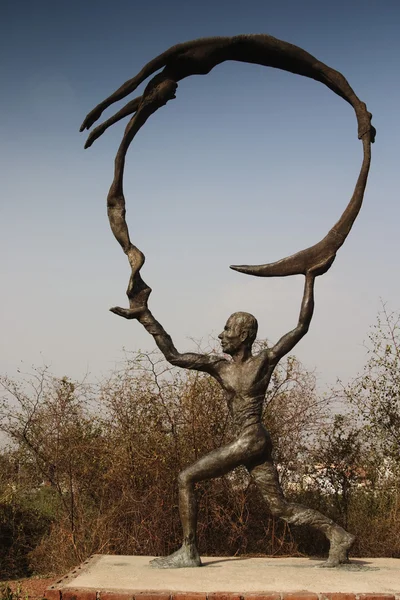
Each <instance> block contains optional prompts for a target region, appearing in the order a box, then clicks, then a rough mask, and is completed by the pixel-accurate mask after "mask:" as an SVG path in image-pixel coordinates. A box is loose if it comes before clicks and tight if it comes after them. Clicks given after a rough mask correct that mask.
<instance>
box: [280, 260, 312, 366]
mask: <svg viewBox="0 0 400 600" xmlns="http://www.w3.org/2000/svg"><path fill="white" fill-rule="evenodd" d="M314 282H315V274H314V273H311V272H310V273H307V275H306V281H305V284H304V293H303V301H302V303H301V309H300V315H299V321H298V323H297V325H296V327H295V328H294V329H292V331H289V333H286V335H284V336H282V337H281V339H280V340H279V342H277V343H276V344H275V346H274V347H273V348H271V350H270V351H269V357H270V360H271V359H272V361H273V362H278V361H279V360H280V359H281V358H282V357H283V356H285V354H288V352H290V351H291V350H292V349H293V348H294V347H295V345H296V344H297V343H298V342H299V341H300V340H301V338H302V337H304V336H305V334H306V333H307V331H308V328H309V326H310V323H311V319H312V316H313V313H314Z"/></svg>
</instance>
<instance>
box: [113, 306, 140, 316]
mask: <svg viewBox="0 0 400 600" xmlns="http://www.w3.org/2000/svg"><path fill="white" fill-rule="evenodd" d="M146 310H147V307H145V306H143V307H139V308H121V307H120V306H113V307H112V308H110V312H112V313H114V314H115V315H118V316H119V317H124V319H138V318H139V317H140V316H141V315H142V314H143V313H144V312H145V311H146Z"/></svg>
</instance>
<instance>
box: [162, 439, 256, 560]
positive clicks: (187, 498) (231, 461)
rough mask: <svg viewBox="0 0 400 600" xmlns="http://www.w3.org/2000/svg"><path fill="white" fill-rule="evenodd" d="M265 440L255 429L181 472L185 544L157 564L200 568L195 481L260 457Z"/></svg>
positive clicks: (217, 474)
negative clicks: (250, 458)
mask: <svg viewBox="0 0 400 600" xmlns="http://www.w3.org/2000/svg"><path fill="white" fill-rule="evenodd" d="M265 444H266V441H265V439H263V438H261V439H260V437H258V436H257V437H255V436H253V435H252V432H251V431H249V433H248V434H245V435H243V436H241V437H240V438H239V439H237V440H235V441H234V442H232V443H231V444H228V445H227V446H223V447H222V448H219V449H218V450H214V451H213V452H210V453H209V454H207V455H206V456H203V457H202V458H200V459H199V460H198V461H196V462H195V463H194V464H193V465H191V466H190V467H188V468H187V469H185V470H184V471H182V473H180V475H179V514H180V517H181V522H182V528H183V544H182V546H181V548H180V549H179V550H178V551H177V552H174V553H173V554H171V555H170V556H166V557H162V558H155V559H154V560H152V561H151V565H152V566H153V567H157V568H159V569H173V568H180V567H200V566H201V560H200V556H199V552H198V549H197V536H196V530H197V502H196V496H195V489H194V486H195V483H198V482H199V481H205V480H207V479H214V478H215V477H220V476H221V475H225V474H226V473H229V472H230V471H232V470H233V469H235V468H236V467H238V466H239V465H242V464H244V463H245V462H246V461H247V460H248V459H249V456H253V457H255V459H257V458H259V457H260V455H261V454H262V452H265Z"/></svg>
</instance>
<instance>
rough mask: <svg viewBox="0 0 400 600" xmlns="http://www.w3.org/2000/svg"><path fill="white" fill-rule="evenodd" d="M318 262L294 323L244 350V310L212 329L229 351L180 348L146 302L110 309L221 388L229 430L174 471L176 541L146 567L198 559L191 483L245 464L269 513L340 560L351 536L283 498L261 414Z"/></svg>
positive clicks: (305, 314) (301, 327)
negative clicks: (316, 536) (324, 544)
mask: <svg viewBox="0 0 400 600" xmlns="http://www.w3.org/2000/svg"><path fill="white" fill-rule="evenodd" d="M326 266H327V265H325V264H322V265H318V266H317V267H315V268H314V269H312V270H310V271H309V272H307V274H306V277H305V287H304V295H303V301H302V305H301V310H300V316H299V321H298V324H297V326H296V327H295V328H294V329H293V330H292V331H290V332H289V333H287V334H286V335H284V336H283V337H282V338H281V339H280V340H279V341H278V343H277V344H275V346H273V347H272V348H270V349H267V350H262V351H261V352H259V353H258V354H256V355H253V354H252V346H253V342H254V340H255V339H256V335H257V320H256V319H255V317H253V316H252V315H250V314H249V313H245V312H237V313H234V314H233V315H231V316H230V317H229V319H228V321H227V323H226V325H225V327H224V330H223V331H222V333H221V334H220V335H219V336H218V337H219V339H220V341H221V346H222V350H223V352H224V353H225V354H227V355H230V357H231V360H229V359H227V358H226V357H224V356H212V355H207V354H195V353H184V354H180V353H179V352H178V350H177V349H176V348H175V346H174V344H173V342H172V339H171V337H170V336H169V335H168V333H167V332H166V331H165V330H164V328H163V327H162V326H161V324H160V323H159V322H158V321H156V319H155V318H154V317H153V315H152V313H151V312H150V310H149V309H148V308H144V309H143V310H142V311H136V312H135V313H134V314H133V313H132V311H131V310H130V309H123V308H117V307H116V308H112V309H111V311H112V312H114V313H116V314H118V315H120V316H123V317H125V318H128V319H132V318H137V319H138V321H139V322H140V323H141V324H142V325H143V326H144V327H145V328H146V330H147V331H148V332H149V333H150V334H151V335H152V336H153V337H154V340H155V342H156V344H157V346H158V347H159V349H160V350H161V352H162V353H163V354H164V356H165V358H166V359H167V361H168V362H170V363H171V364H172V365H174V366H178V367H182V368H184V369H194V370H197V371H204V372H206V373H209V374H210V375H211V376H212V377H214V378H215V379H216V380H217V381H218V383H219V384H220V385H221V387H222V388H223V389H224V391H225V392H226V396H227V402H228V406H229V409H230V413H231V416H232V418H233V420H234V425H235V429H236V431H237V437H236V439H234V440H233V441H232V442H231V443H230V444H228V445H227V446H223V447H222V448H219V449H218V450H214V451H212V452H210V453H209V454H207V455H205V456H203V457H202V458H200V459H199V460H197V461H196V462H195V463H193V464H192V465H190V466H189V467H187V468H186V469H185V470H184V471H182V472H181V473H180V475H179V513H180V518H181V522H182V528H183V542H182V546H181V548H180V549H179V550H178V551H177V552H175V553H174V554H171V555H170V556H167V557H161V558H156V559H154V560H153V561H152V566H154V567H158V568H179V567H199V566H201V560H200V555H199V551H198V547H197V537H196V530H197V502H196V495H195V484H196V483H198V482H199V481H204V480H207V479H213V478H215V477H220V476H221V475H225V474H226V473H229V472H230V471H232V470H233V469H235V468H236V467H238V466H239V465H243V466H245V467H246V468H247V470H248V472H249V474H250V475H251V477H252V478H253V480H254V481H255V483H256V484H257V486H258V488H259V489H260V491H261V494H262V495H263V497H264V500H265V501H266V503H267V505H268V508H269V510H270V511H271V513H272V514H273V515H274V516H277V517H281V518H282V519H284V520H285V521H287V522H288V523H291V524H294V525H311V526H312V527H314V528H315V529H318V530H319V531H322V532H323V533H324V534H325V535H326V537H327V538H328V540H329V542H330V551H329V557H328V560H327V561H326V562H325V563H323V565H322V566H325V567H336V566H338V565H339V564H341V563H344V562H347V561H348V557H347V554H348V551H349V549H350V548H351V546H352V544H353V542H354V539H355V538H354V536H353V535H351V534H350V533H348V532H347V531H345V530H344V529H343V528H342V527H340V526H339V525H337V524H336V523H335V522H334V521H332V520H331V519H329V518H328V517H326V516H324V515H322V514H321V513H320V512H318V511H315V510H312V509H310V508H306V507H304V506H302V505H300V504H295V503H292V502H288V501H287V500H286V499H285V497H284V495H283V493H282V490H281V487H280V485H279V480H278V476H277V472H276V468H275V466H274V464H273V462H272V456H271V454H272V443H271V438H270V436H269V433H268V432H267V430H266V429H265V427H264V425H263V424H262V421H261V414H262V407H263V401H264V397H265V393H266V391H267V388H268V384H269V382H270V379H271V376H272V373H273V372H274V369H275V367H276V366H277V364H278V362H279V361H280V359H281V358H282V357H283V356H285V355H286V354H288V352H290V351H291V350H292V349H293V348H294V346H295V345H296V344H297V343H298V342H299V341H300V340H301V338H302V337H303V336H304V335H305V334H306V333H307V331H308V328H309V325H310V321H311V318H312V315H313V311H314V281H315V276H316V275H317V274H320V273H322V272H324V271H325V270H326Z"/></svg>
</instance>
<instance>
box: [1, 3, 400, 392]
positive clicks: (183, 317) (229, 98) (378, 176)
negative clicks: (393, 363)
mask: <svg viewBox="0 0 400 600" xmlns="http://www.w3.org/2000/svg"><path fill="white" fill-rule="evenodd" d="M0 29H1V31H0V73H1V83H2V93H1V95H0V109H1V120H0V158H1V166H2V177H1V181H2V197H1V206H0V219H1V228H2V231H1V241H0V244H1V256H2V260H1V272H0V277H1V283H2V291H1V299H2V310H1V338H2V344H1V356H0V359H1V364H0V371H1V372H2V373H5V372H7V373H8V374H10V375H14V374H15V372H16V370H17V369H18V368H21V361H22V364H23V368H24V369H26V370H28V369H29V367H30V365H32V364H36V365H37V364H41V363H42V362H45V363H50V364H51V365H52V368H53V371H54V372H55V373H56V374H58V375H64V374H67V375H70V376H72V377H79V376H81V375H82V374H83V373H85V372H86V371H87V370H89V371H90V372H91V373H92V375H93V376H97V375H100V374H101V373H107V372H108V371H109V370H110V369H112V368H113V366H114V364H115V362H116V361H119V360H120V359H121V357H122V348H123V347H125V348H127V349H139V348H141V349H152V348H153V347H154V342H153V340H152V339H151V338H150V337H149V336H148V334H147V333H146V332H145V331H143V330H142V329H141V327H140V325H139V324H138V323H136V322H127V321H125V320H123V319H120V318H118V317H116V316H115V315H113V314H111V313H109V312H108V308H109V307H110V306H114V305H116V304H119V305H127V300H126V297H125V289H126V286H127V282H128V278H129V267H128V263H127V260H126V257H125V256H124V254H123V253H122V251H121V249H120V247H119V245H118V244H117V242H116V241H115V239H114V238H113V236H112V234H111V231H110V230H109V225H108V220H107V215H106V209H105V201H106V195H107V192H108V188H109V185H110V182H111V179H112V170H113V159H114V154H115V152H116V149H117V147H118V143H119V140H120V138H121V135H122V131H123V127H124V123H120V124H118V125H117V126H114V127H113V128H112V129H111V130H109V131H108V132H107V133H106V134H105V135H104V136H103V137H102V138H101V139H100V140H98V141H97V142H96V143H95V144H94V146H93V147H92V148H91V149H89V150H84V149H83V145H84V141H85V137H86V136H85V134H79V132H78V130H79V126H80V124H81V122H82V120H83V118H84V117H85V115H86V113H87V112H89V110H90V109H92V108H93V107H94V106H95V105H96V104H97V103H98V102H99V101H100V100H102V99H103V98H105V97H106V96H108V95H109V94H110V93H111V92H112V91H114V89H116V88H117V87H118V86H119V85H120V84H121V83H123V82H124V81H125V80H127V79H129V78H130V77H132V76H133V75H134V74H136V72H138V71H139V70H140V69H141V67H142V66H143V65H144V64H145V63H146V62H147V61H149V60H150V59H151V58H153V57H155V56H156V55H157V54H159V53H161V52H162V51H164V50H166V49H167V48H168V47H170V46H171V45H173V44H176V43H178V42H182V41H185V40H189V39H193V38H198V37H203V36H211V35H235V34H240V33H268V34H271V35H273V36H275V37H278V38H281V39H283V40H286V41H289V42H292V43H294V44H297V45H299V46H301V47H303V48H304V49H305V50H307V51H309V52H310V53H311V54H313V55H315V56H316V57H317V58H318V59H320V60H322V61H323V62H325V63H327V64H328V65H329V66H331V67H333V68H335V69H337V70H339V71H341V72H342V73H343V74H344V75H345V77H346V78H347V79H348V80H349V82H350V85H351V86H352V87H353V88H354V90H355V92H356V93H357V95H358V96H359V97H360V98H361V100H363V101H365V102H366V103H367V106H368V108H369V110H370V111H371V112H372V113H373V115H374V118H373V123H374V125H375V127H376V128H377V140H376V143H375V145H374V146H373V160H372V169H371V174H370V179H369V183H368V187H367V193H366V196H365V202H364V206H363V209H362V211H361V213H360V216H359V218H358V220H357V221H356V223H355V226H354V229H353V231H352V232H351V235H350V237H349V238H348V240H347V242H346V244H345V246H344V247H343V248H342V249H341V250H340V252H339V254H338V257H337V259H336V262H335V264H334V266H333V267H332V269H331V270H330V272H329V273H328V274H327V275H325V276H324V277H322V278H319V279H318V280H317V285H316V311H315V317H314V320H313V323H312V326H311V329H310V332H309V334H308V336H307V337H306V338H305V339H304V340H303V341H302V342H301V343H300V344H299V346H298V347H297V349H296V354H297V355H298V357H299V358H300V359H301V360H303V361H304V362H305V364H306V365H307V366H308V367H316V369H317V372H318V375H319V377H320V380H321V382H325V383H326V382H328V383H329V382H334V381H335V379H336V377H342V378H344V379H346V378H348V377H350V376H352V375H355V374H356V372H357V371H358V370H359V369H360V367H361V366H362V364H363V362H364V358H365V350H364V348H363V340H364V339H365V338H366V335H367V332H368V327H369V325H370V324H372V323H374V321H375V317H376V314H377V311H378V309H379V303H380V298H382V299H383V300H384V301H386V302H387V303H388V305H389V307H391V308H392V309H400V281H399V267H398V262H399V256H400V241H399V222H400V206H399V192H398V176H399V170H400V164H399V151H398V147H397V145H396V141H397V140H398V139H399V133H400V131H399V118H398V115H399V106H400V84H399V59H400V35H399V29H400V2H399V1H398V0H391V1H389V0H382V1H380V2H378V1H374V2H372V1H368V0H359V1H355V0H346V1H342V0H335V2H333V1H331V2H326V1H322V0H317V1H313V0H309V1H307V0H303V1H301V0H286V1H285V0H276V1H275V0H273V1H268V0H254V1H253V0H246V1H242V0H240V1H239V0H235V1H234V0H229V1H228V0H212V1H210V0H201V1H196V2H193V1H191V0H170V1H168V2H167V1H165V0H164V1H161V0H154V1H151V0H148V1H144V2H138V1H136V0H132V1H130V2H128V1H126V0H124V1H122V0H112V1H111V0H109V1H107V2H105V1H104V0H96V1H94V0H79V1H78V0H70V1H69V2H65V1H63V0H59V1H57V2H54V0H52V1H50V0H38V1H37V2H33V1H32V0H30V1H28V0H23V1H19V0H12V1H7V0H6V1H4V2H3V8H2V19H1V23H0ZM113 109H114V108H113ZM109 114H111V113H107V114H106V116H108V115H109ZM361 158H362V146H361V142H360V141H359V140H357V126H356V120H355V116H354V112H353V110H352V109H351V107H350V106H349V105H347V103H345V102H344V101H343V100H341V99H340V98H339V97H337V96H335V95H334V94H333V93H332V92H331V91H330V90H328V89H327V88H325V87H324V86H323V85H322V84H319V83H316V82H314V81H312V80H309V79H305V78H302V77H299V76H296V75H292V74H289V73H284V72H280V71H277V70H273V69H267V68H265V67H258V66H255V65H245V64H241V63H233V62H230V63H225V64H223V65H221V66H219V67H216V68H215V69H214V70H213V71H212V72H211V74H209V75H207V76H206V77H191V78H190V79H188V80H185V81H183V82H182V83H180V85H179V88H178V91H177V99H176V100H174V101H173V102H170V103H168V105H167V106H166V107H164V108H162V109H161V110H159V111H158V112H157V114H156V115H154V116H153V117H152V118H151V119H150V120H149V121H148V123H147V124H146V126H145V127H144V128H143V129H142V131H141V132H140V134H139V135H138V136H137V138H136V140H135V142H134V144H133V145H132V147H131V150H130V152H129V155H128V161H127V169H126V185H125V191H126V198H127V205H128V206H127V208H128V213H127V219H128V223H129V226H130V232H131V238H132V240H133V241H134V243H136V244H137V245H138V246H139V248H141V250H142V251H143V252H144V253H145V255H146V259H147V260H146V265H145V267H144V269H143V271H142V274H143V277H144V279H145V280H146V282H147V283H149V285H150V286H151V287H152V288H153V293H152V295H151V298H150V307H151V309H152V311H153V313H154V315H155V316H156V317H157V318H158V319H159V320H160V321H161V322H162V323H163V325H164V326H165V328H166V329H167V330H168V331H169V332H170V333H171V335H172V337H173V339H174V340H175V342H176V345H177V346H178V348H179V349H180V350H189V349H193V347H194V344H193V342H192V341H191V340H190V339H189V338H191V337H193V338H197V339H198V338H204V339H206V340H207V337H208V335H209V334H213V333H214V334H218V333H219V331H220V330H221V328H222V327H223V325H224V322H225V320H226V318H227V317H228V316H229V315H230V313H232V312H234V311H236V310H246V311H249V312H252V313H254V314H255V315H256V316H257V318H258V319H259V323H260V332H259V333H260V337H268V338H269V339H271V340H272V341H276V340H277V338H279V337H280V335H282V334H283V333H285V332H286V331H288V330H289V329H291V328H292V327H294V326H295V324H296V322H297V316H298V311H299V307H300V302H301V296H302V287H303V277H291V278H286V279H276V280H271V279H258V278H250V277H248V276H245V275H240V274H238V273H235V272H233V271H231V270H230V269H229V268H228V266H229V264H243V263H247V264H259V263H264V262H271V261H273V260H277V259H279V258H282V257H283V256H286V255H288V254H291V253H293V252H295V251H297V250H300V249H302V248H303V247H306V246H309V245H311V244H313V243H315V242H317V241H318V240H320V239H321V238H322V237H323V236H324V235H325V234H326V232H327V231H328V229H329V228H330V227H331V226H332V225H333V223H334V222H335V221H336V220H337V218H338V217H339V215H340V214H341V212H342V210H343V209H344V207H345V206H346V204H347V202H348V201H349V198H350V196H351V194H352V192H353V188H354V185H355V182H356V178H357V175H358V171H359V168H360V164H361Z"/></svg>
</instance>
